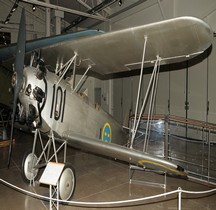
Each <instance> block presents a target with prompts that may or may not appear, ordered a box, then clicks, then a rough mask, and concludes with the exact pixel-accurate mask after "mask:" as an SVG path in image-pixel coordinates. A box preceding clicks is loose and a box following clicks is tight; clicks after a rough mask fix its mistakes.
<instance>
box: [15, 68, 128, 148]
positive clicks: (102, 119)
mask: <svg viewBox="0 0 216 210" xmlns="http://www.w3.org/2000/svg"><path fill="white" fill-rule="evenodd" d="M35 74H36V68H34V67H27V68H25V69H24V83H23V88H22V90H21V92H20V94H19V99H20V102H21V104H22V105H23V107H24V110H25V112H26V113H28V112H29V104H32V105H33V106H34V107H35V108H36V109H37V112H38V108H37V107H38V102H37V100H36V98H35V97H34V96H33V90H34V88H36V87H39V88H41V89H42V90H43V91H44V92H45V94H46V99H44V100H45V103H44V107H43V109H42V111H41V119H42V124H41V126H40V127H39V129H40V130H41V131H42V132H49V131H50V130H52V131H53V132H54V133H55V134H57V135H58V136H60V137H62V136H63V135H65V133H76V134H79V135H82V136H86V137H90V138H96V139H103V134H104V133H103V131H104V126H105V125H109V128H110V130H109V134H108V135H109V140H110V141H109V142H112V143H117V144H120V145H124V144H126V143H127V138H126V136H125V133H124V132H123V130H122V128H121V126H120V125H119V124H118V123H117V122H116V121H115V120H114V119H113V117H112V116H111V115H109V114H108V113H106V112H105V111H103V110H102V109H101V108H100V107H99V108H98V106H97V107H94V106H93V105H89V104H88V103H86V101H85V100H84V99H83V98H82V97H81V96H79V95H78V94H77V93H73V91H72V89H71V85H70V84H69V83H67V82H66V81H65V80H62V81H61V82H60V83H59V84H58V85H57V82H58V80H59V77H58V76H56V75H55V74H54V73H52V72H49V71H48V72H47V73H46V76H45V80H46V83H47V87H46V85H45V82H44V81H43V80H39V79H37V77H36V76H35ZM29 84H30V85H31V89H32V90H31V93H30V94H26V88H27V87H28V85H29ZM42 103H43V102H42ZM42 103H40V105H42ZM38 114H39V113H38ZM39 120H40V118H39V117H37V119H36V120H35V123H38V121H39ZM105 140H106V139H105Z"/></svg>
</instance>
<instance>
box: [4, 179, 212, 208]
mask: <svg viewBox="0 0 216 210" xmlns="http://www.w3.org/2000/svg"><path fill="white" fill-rule="evenodd" d="M0 182H1V183H2V184H4V185H6V186H8V187H10V188H12V189H14V190H16V191H19V192H21V193H23V194H25V195H28V196H31V197H33V198H36V199H40V200H45V201H50V200H52V201H57V202H59V203H62V204H67V205H71V206H80V207H84V206H85V207H114V206H115V207H117V206H119V207H120V206H121V207H122V206H133V205H148V203H142V202H144V201H149V200H151V204H152V203H153V201H152V200H154V199H155V200H156V199H157V198H162V197H164V199H163V200H162V201H161V202H163V201H166V196H168V195H175V194H176V195H177V198H176V199H178V210H181V209H182V195H183V194H193V195H203V197H205V196H207V195H209V194H216V188H215V189H211V190H206V191H187V190H183V189H182V188H181V187H179V188H178V189H177V190H174V191H171V192H167V193H162V194H157V195H154V196H148V197H145V198H137V199H131V200H122V201H110V202H79V201H65V200H59V199H54V198H52V199H50V198H49V197H46V196H43V195H39V194H36V193H33V192H30V191H27V190H24V189H22V188H19V187H17V186H15V185H13V184H11V183H9V182H7V181H5V180H3V179H0ZM188 199H193V198H188ZM157 202H158V201H157Z"/></svg>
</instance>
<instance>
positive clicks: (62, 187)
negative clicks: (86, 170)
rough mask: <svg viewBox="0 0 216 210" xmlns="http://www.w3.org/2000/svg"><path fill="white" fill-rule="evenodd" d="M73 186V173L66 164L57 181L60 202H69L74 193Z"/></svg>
mask: <svg viewBox="0 0 216 210" xmlns="http://www.w3.org/2000/svg"><path fill="white" fill-rule="evenodd" d="M75 185H76V177H75V171H74V169H73V167H72V166H71V165H70V164H66V165H65V167H64V170H63V172H62V174H61V176H60V179H59V197H60V198H61V199H62V200H69V199H70V198H71V196H72V195H73V193H74V189H75Z"/></svg>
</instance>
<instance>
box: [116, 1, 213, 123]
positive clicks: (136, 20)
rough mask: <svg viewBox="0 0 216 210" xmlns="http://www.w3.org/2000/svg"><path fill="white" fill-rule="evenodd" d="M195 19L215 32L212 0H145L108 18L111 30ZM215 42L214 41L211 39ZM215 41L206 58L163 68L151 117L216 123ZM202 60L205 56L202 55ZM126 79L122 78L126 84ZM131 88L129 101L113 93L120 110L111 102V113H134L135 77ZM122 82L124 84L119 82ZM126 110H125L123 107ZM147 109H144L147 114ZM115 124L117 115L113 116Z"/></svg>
mask: <svg viewBox="0 0 216 210" xmlns="http://www.w3.org/2000/svg"><path fill="white" fill-rule="evenodd" d="M184 15H187V16H195V17H198V18H201V19H203V20H204V21H205V22H207V23H208V24H209V25H210V26H211V27H212V29H213V31H214V29H216V22H215V19H216V2H215V1H214V0H207V1H202V0H198V1H197V0H191V1H186V0H183V1H182V0H174V1H170V0H161V1H146V2H144V3H143V4H142V5H141V6H140V5H139V7H136V8H133V10H132V11H127V12H125V13H122V14H121V15H119V16H117V17H115V18H113V19H112V30H114V29H119V28H126V27H133V26H136V25H141V24H147V23H151V22H155V21H160V20H164V19H167V18H172V17H178V16H184ZM214 39H215V38H214ZM215 48H216V40H214V41H213V45H212V50H211V53H210V55H209V56H208V57H207V58H203V60H202V59H201V61H200V62H198V63H197V64H194V61H189V62H188V63H186V64H185V65H184V67H182V68H180V69H179V67H178V68H176V70H175V68H174V70H172V71H170V70H169V66H167V71H165V72H163V73H160V74H159V82H158V88H157V94H156V103H155V108H154V113H155V114H171V115H177V116H182V117H188V118H192V119H197V120H202V121H208V122H212V123H216V117H215V113H216V112H215V111H216V95H215V94H214V90H215V88H216V83H215V78H216V71H215V66H216V63H215V62H216V61H215V60H216V59H215V57H216V50H215ZM204 57H205V55H204ZM149 77H150V75H148V74H147V75H146V74H145V75H144V76H143V83H142V90H143V91H142V96H141V101H142V100H143V97H144V92H145V91H146V88H147V87H146V85H147V83H148V82H147V81H148V80H149ZM126 80H128V78H126V79H125V78H123V79H122V81H126ZM122 81H121V79H118V80H114V84H115V83H120V82H122ZM131 81H132V88H131V91H132V92H131V94H130V96H131V97H130V99H131V100H132V102H129V101H128V97H125V95H123V93H122V92H123V91H124V90H123V91H120V92H119V91H117V90H116V91H115V89H114V93H113V94H114V96H115V95H117V96H115V97H114V98H122V99H123V107H124V108H123V109H122V108H121V106H119V103H116V101H114V107H115V110H116V111H115V113H119V112H121V116H126V115H127V113H128V110H129V109H132V113H134V110H135V103H136V95H137V86H138V85H137V84H138V81H139V77H138V76H133V77H132V78H131ZM123 83H124V82H123ZM117 86H118V84H115V86H114V87H117ZM126 107H127V108H126ZM147 110H148V106H147V108H146V110H145V113H147ZM115 117H116V118H117V120H118V121H119V122H122V123H123V121H122V118H123V117H121V119H120V118H119V116H118V114H117V115H115Z"/></svg>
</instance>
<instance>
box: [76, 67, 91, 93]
mask: <svg viewBox="0 0 216 210" xmlns="http://www.w3.org/2000/svg"><path fill="white" fill-rule="evenodd" d="M91 67H92V66H88V68H87V69H86V71H85V73H84V74H83V75H82V77H81V79H80V80H79V82H78V83H77V85H76V87H75V88H74V89H73V93H74V92H77V91H78V90H77V89H78V87H79V86H80V84H81V82H82V81H83V79H84V77H85V75H86V74H87V73H88V71H89V70H90V69H91Z"/></svg>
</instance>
